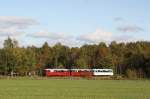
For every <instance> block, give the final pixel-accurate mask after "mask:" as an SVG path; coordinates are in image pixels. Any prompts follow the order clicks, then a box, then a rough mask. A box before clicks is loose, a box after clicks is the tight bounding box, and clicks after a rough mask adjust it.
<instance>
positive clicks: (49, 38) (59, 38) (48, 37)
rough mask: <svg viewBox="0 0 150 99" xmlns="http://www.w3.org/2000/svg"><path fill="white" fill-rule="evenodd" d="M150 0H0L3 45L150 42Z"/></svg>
mask: <svg viewBox="0 0 150 99" xmlns="http://www.w3.org/2000/svg"><path fill="white" fill-rule="evenodd" d="M149 5H150V0H0V46H1V47H2V46H3V42H4V40H5V39H7V38H8V36H9V37H11V38H13V39H16V40H17V41H18V42H19V45H20V46H31V45H34V46H37V47H40V46H42V44H43V43H44V42H48V44H49V45H50V46H53V45H54V44H56V43H58V42H60V43H62V44H64V45H67V46H70V47H74V46H82V45H83V44H98V43H99V42H106V43H108V44H109V43H110V42H111V41H117V42H131V41H132V42H134V41H141V40H142V41H143V40H144V41H150V28H149V27H150V13H149V9H150V6H149Z"/></svg>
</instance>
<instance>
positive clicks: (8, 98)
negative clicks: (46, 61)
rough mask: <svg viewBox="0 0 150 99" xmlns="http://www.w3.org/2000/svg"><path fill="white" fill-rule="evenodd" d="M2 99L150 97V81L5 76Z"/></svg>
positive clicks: (145, 98)
mask: <svg viewBox="0 0 150 99" xmlns="http://www.w3.org/2000/svg"><path fill="white" fill-rule="evenodd" d="M0 99H150V81H148V80H143V81H142V80H133V81H132V80H67V79H64V80H63V79H61V80H57V79H48V80H31V79H19V80H6V79H5V80H4V79H3V80H0Z"/></svg>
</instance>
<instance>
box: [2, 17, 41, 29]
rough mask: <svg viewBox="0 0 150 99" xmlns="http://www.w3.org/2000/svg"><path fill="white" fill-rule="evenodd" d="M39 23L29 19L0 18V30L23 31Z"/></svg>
mask: <svg viewBox="0 0 150 99" xmlns="http://www.w3.org/2000/svg"><path fill="white" fill-rule="evenodd" d="M38 24H39V23H38V22H37V21H36V20H34V19H32V18H29V17H16V16H0V28H16V29H25V28H28V27H30V26H33V25H38Z"/></svg>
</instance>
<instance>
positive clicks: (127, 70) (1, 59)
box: [0, 37, 150, 78]
mask: <svg viewBox="0 0 150 99" xmlns="http://www.w3.org/2000/svg"><path fill="white" fill-rule="evenodd" d="M45 68H67V69H73V68H83V69H88V68H99V69H101V68H111V69H113V71H114V74H115V75H122V76H125V77H128V78H149V77H150V42H149V41H136V42H126V43H124V42H121V43H118V42H116V41H112V42H111V43H110V44H106V43H104V42H100V43H99V44H85V45H83V46H81V47H69V46H66V45H62V44H61V43H57V44H55V45H54V46H51V45H49V44H48V43H47V42H45V43H44V44H43V45H42V47H36V46H34V45H33V46H28V47H20V46H19V43H18V41H17V40H15V39H11V38H10V37H8V38H7V39H6V40H5V41H4V43H3V47H2V48H0V75H9V74H10V73H11V72H12V71H13V72H14V73H16V74H19V75H21V76H25V75H27V73H29V72H32V73H33V72H34V73H36V74H38V75H42V71H43V69H45Z"/></svg>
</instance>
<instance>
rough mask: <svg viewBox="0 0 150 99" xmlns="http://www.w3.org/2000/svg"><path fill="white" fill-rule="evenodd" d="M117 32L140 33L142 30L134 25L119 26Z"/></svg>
mask: <svg viewBox="0 0 150 99" xmlns="http://www.w3.org/2000/svg"><path fill="white" fill-rule="evenodd" d="M117 30H119V31H121V32H141V31H143V30H144V29H143V28H142V27H139V26H136V25H123V26H119V27H118V28H117Z"/></svg>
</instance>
